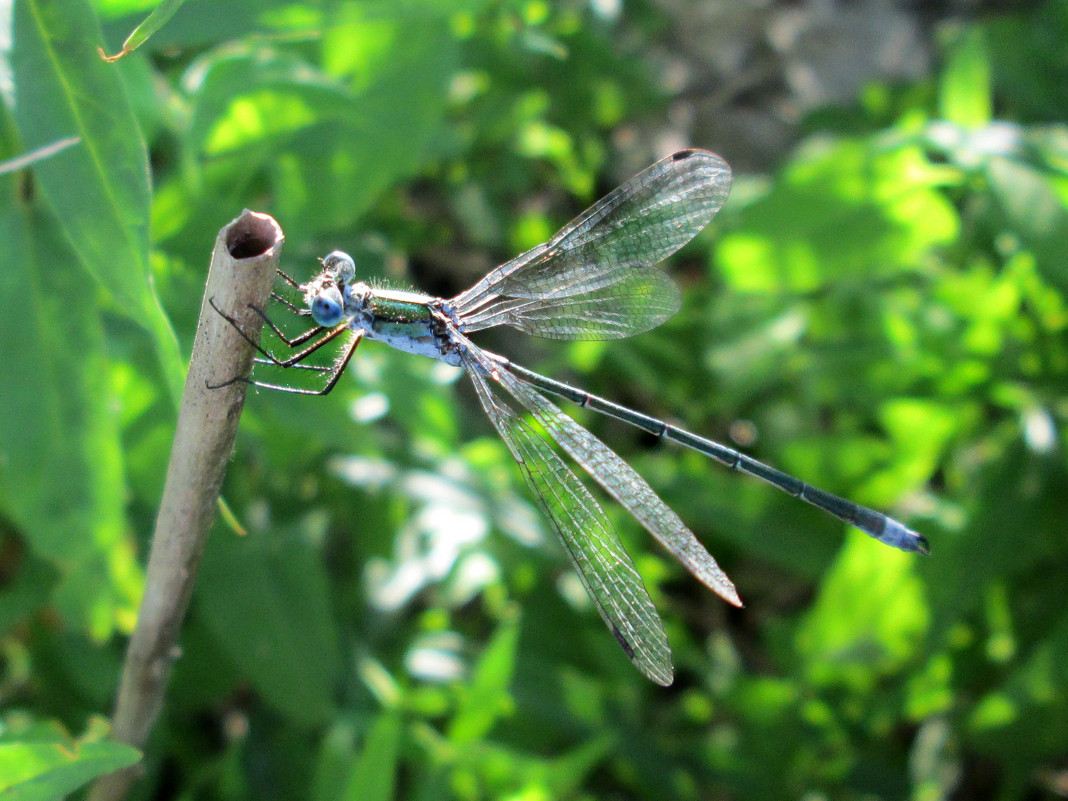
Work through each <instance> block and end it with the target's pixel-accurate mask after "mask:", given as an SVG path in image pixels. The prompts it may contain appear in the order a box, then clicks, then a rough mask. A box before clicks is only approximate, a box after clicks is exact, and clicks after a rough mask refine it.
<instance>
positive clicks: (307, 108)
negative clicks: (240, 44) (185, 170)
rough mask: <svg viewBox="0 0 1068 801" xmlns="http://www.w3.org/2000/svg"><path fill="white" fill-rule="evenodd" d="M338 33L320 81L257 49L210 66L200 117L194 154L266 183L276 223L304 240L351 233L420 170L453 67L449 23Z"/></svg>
mask: <svg viewBox="0 0 1068 801" xmlns="http://www.w3.org/2000/svg"><path fill="white" fill-rule="evenodd" d="M343 28H344V34H345V35H344V38H341V34H338V35H337V37H335V36H334V35H333V34H331V35H329V36H327V37H326V39H325V40H324V43H323V48H324V60H325V61H326V62H327V64H328V68H327V70H328V71H327V73H325V74H324V73H322V72H318V71H317V70H316V69H315V68H314V67H313V66H312V65H310V64H309V63H307V62H304V61H301V60H299V59H297V58H294V57H293V56H290V55H285V54H280V53H277V52H274V51H268V50H262V49H255V50H250V51H248V52H239V53H237V54H236V55H235V54H233V53H227V54H225V55H222V56H215V55H213V56H209V57H208V59H207V60H206V63H205V64H203V65H202V68H203V69H204V71H205V73H204V79H203V83H202V85H201V87H200V91H199V92H198V93H197V97H196V105H195V106H194V110H193V122H192V126H191V140H192V142H193V144H194V146H196V147H198V148H201V149H202V150H203V152H204V153H205V154H209V155H211V156H212V157H214V159H216V161H217V163H226V162H223V161H219V160H221V159H232V160H234V163H235V164H237V163H240V165H241V169H242V170H243V171H244V172H245V173H246V174H254V173H257V172H263V173H264V174H266V175H268V176H269V178H270V181H271V183H272V185H273V187H274V192H273V196H274V199H275V204H276V205H275V207H274V208H272V213H274V214H275V215H276V216H277V217H279V218H280V219H285V220H287V225H288V226H292V227H294V228H297V229H301V230H304V231H316V230H337V229H342V228H345V227H348V226H351V225H352V224H353V222H354V221H355V220H356V219H357V218H358V217H359V216H360V215H361V214H363V213H364V212H365V211H366V210H367V209H368V208H370V206H371V204H372V203H373V202H374V200H375V199H376V198H377V197H378V196H379V195H380V194H381V193H382V192H383V191H384V190H385V189H386V188H387V187H389V186H392V185H394V184H395V183H396V182H397V181H398V180H400V179H401V178H404V177H407V176H409V175H411V174H413V173H414V172H415V171H416V170H417V169H419V167H421V166H422V164H423V163H424V162H425V160H426V159H427V158H428V157H429V156H430V155H432V152H433V150H432V148H433V145H434V143H435V142H436V141H437V134H438V132H439V128H440V126H441V124H442V121H443V118H444V112H445V103H446V98H447V81H448V78H449V76H450V74H451V73H452V72H453V70H454V69H455V67H456V59H457V43H456V40H455V36H454V34H453V33H452V31H451V29H450V28H449V25H448V21H447V20H446V19H440V18H433V17H431V18H429V19H426V20H420V21H417V22H412V21H411V20H409V21H408V22H406V23H404V24H401V23H399V22H395V21H375V22H368V21H365V20H362V19H358V20H356V21H353V22H351V23H348V24H347V25H345V26H343ZM402 42H403V46H402V45H401V43H402ZM339 54H340V55H339ZM342 56H343V58H342ZM350 72H351V73H353V75H352V77H350V76H349V74H348V73H350ZM400 98H402V99H403V100H402V101H399V100H398V99H400Z"/></svg>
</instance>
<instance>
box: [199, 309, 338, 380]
mask: <svg viewBox="0 0 1068 801" xmlns="http://www.w3.org/2000/svg"><path fill="white" fill-rule="evenodd" d="M208 303H210V304H211V307H212V308H213V309H215V311H217V312H218V313H219V315H220V316H222V318H223V319H224V320H226V322H228V323H230V325H231V326H233V328H234V330H235V331H237V333H238V334H240V335H241V338H242V339H244V340H245V341H246V342H247V343H248V344H249V345H251V346H252V347H253V348H255V349H256V351H257V352H258V353H260V354H261V355H263V356H266V357H267V358H268V359H270V360H271V364H273V365H275V366H276V367H292V366H293V365H294V364H296V363H297V362H300V361H302V360H304V359H306V358H308V356H310V355H311V354H313V353H315V351H317V350H319V348H321V347H322V346H323V345H325V344H326V343H327V342H329V341H330V340H332V339H334V338H335V337H337V336H338V335H339V334H342V333H344V332H345V331H346V330H348V324H347V323H342V324H340V325H338V326H337V327H336V328H333V329H331V330H330V331H327V333H326V334H324V335H323V336H322V337H321V338H320V339H319V340H318V341H316V342H313V343H312V344H311V345H309V346H308V347H306V348H305V349H304V350H302V351H300V352H299V353H296V354H294V355H293V356H291V357H290V358H288V359H285V360H282V359H279V358H278V357H276V356H275V355H274V354H273V353H271V352H270V351H268V350H266V349H265V348H263V347H262V346H261V345H260V344H259V343H258V342H255V341H253V339H252V337H250V336H249V335H248V334H246V333H245V331H244V329H243V328H242V327H241V325H240V323H238V322H237V320H235V319H234V318H233V317H231V316H230V315H228V314H227V313H226V312H224V311H223V310H222V309H220V308H219V307H218V306H216V305H215V299H214V298H208ZM249 308H250V309H253V310H254V311H256V312H257V313H258V314H260V316H264V315H263V312H261V311H260V310H259V309H257V308H256V307H255V306H251V305H250V306H249ZM264 319H266V317H264ZM323 330H325V329H324V328H323V327H322V326H316V327H315V328H314V329H313V332H312V336H314V335H316V334H319V333H321V332H322V331H323ZM310 338H311V337H305V339H304V340H302V342H304V341H307V340H308V339H310ZM297 344H301V343H299V342H298V343H297ZM220 386H225V384H223V385H220Z"/></svg>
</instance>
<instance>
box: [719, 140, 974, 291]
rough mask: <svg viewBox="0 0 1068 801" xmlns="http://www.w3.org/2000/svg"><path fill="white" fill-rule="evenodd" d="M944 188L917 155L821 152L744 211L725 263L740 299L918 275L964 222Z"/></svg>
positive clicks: (801, 158) (805, 158) (872, 143)
mask: <svg viewBox="0 0 1068 801" xmlns="http://www.w3.org/2000/svg"><path fill="white" fill-rule="evenodd" d="M944 179H945V174H944V172H943V171H941V170H939V169H936V168H932V167H931V165H930V164H929V163H928V162H927V160H926V158H925V157H924V155H923V153H922V152H921V151H920V150H919V149H918V148H915V147H911V146H907V147H901V148H897V149H893V150H888V149H886V147H885V146H884V145H883V144H881V143H880V142H879V141H876V140H874V139H873V140H869V141H864V140H852V141H851V140H843V141H836V142H833V143H829V144H828V143H826V142H820V141H817V142H812V143H810V145H809V146H808V148H807V149H806V150H804V151H802V152H801V153H800V154H799V155H798V157H797V158H796V159H795V161H794V162H793V163H792V164H791V165H790V166H789V167H788V168H787V170H786V172H785V174H784V175H783V176H782V178H781V180H780V181H778V182H777V183H776V184H775V186H774V188H773V189H772V190H771V191H770V192H769V193H768V194H767V195H765V196H764V197H763V198H761V199H760V200H758V201H756V202H754V203H752V204H751V205H749V206H748V207H746V208H745V209H744V210H743V211H742V213H741V223H742V224H741V226H740V230H738V231H737V232H732V233H731V234H729V235H728V236H726V237H724V239H723V241H722V243H721V244H720V247H719V249H718V251H717V263H718V265H719V266H720V268H721V269H722V270H723V272H724V273H725V274H726V276H727V279H728V280H729V281H730V282H731V284H732V286H733V288H735V289H737V290H739V291H744V292H779V293H781V292H783V291H784V290H794V291H797V290H810V289H813V288H815V287H817V286H822V285H825V284H828V283H831V282H833V281H835V280H836V279H843V278H850V279H852V280H854V281H865V282H870V281H871V280H873V279H874V278H877V277H882V276H885V275H887V274H888V273H890V272H891V271H893V270H895V269H900V268H902V267H909V268H912V267H915V265H916V263H917V262H918V261H920V260H921V259H922V258H923V256H924V255H925V254H926V253H927V252H928V251H929V250H930V249H931V248H933V247H936V246H938V245H944V244H946V243H949V242H952V241H953V240H954V239H955V237H956V236H957V232H958V228H959V222H958V218H957V214H956V212H955V211H954V209H953V207H952V205H950V203H949V202H948V201H947V200H946V198H945V197H944V195H943V194H942V193H941V192H940V191H939V188H940V184H941V183H942V182H943V181H944Z"/></svg>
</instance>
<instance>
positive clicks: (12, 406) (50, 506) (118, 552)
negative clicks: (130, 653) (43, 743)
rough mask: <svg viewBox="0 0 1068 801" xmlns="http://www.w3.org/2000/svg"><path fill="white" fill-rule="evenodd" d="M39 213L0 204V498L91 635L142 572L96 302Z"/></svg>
mask: <svg viewBox="0 0 1068 801" xmlns="http://www.w3.org/2000/svg"><path fill="white" fill-rule="evenodd" d="M3 197H4V198H9V197H10V195H9V194H8V193H3ZM47 222H48V221H47V220H42V219H40V218H39V217H38V216H37V215H35V214H34V213H33V212H32V211H29V210H26V211H23V210H20V209H16V208H13V207H9V208H7V209H0V241H3V242H4V247H3V248H2V249H0V250H2V253H3V255H0V260H2V262H3V263H2V264H0V340H2V341H3V342H4V347H5V357H4V359H5V361H4V374H5V382H6V388H5V390H4V409H3V414H0V504H2V505H3V508H4V511H5V514H6V515H8V516H9V517H10V518H11V519H12V520H14V521H15V522H16V524H17V525H18V526H19V528H20V529H21V530H22V532H23V533H24V534H25V536H26V537H27V539H28V540H29V542H30V543H31V544H32V546H33V549H34V551H35V552H36V553H37V554H40V555H41V556H43V557H44V558H45V559H47V560H48V561H50V562H51V563H52V564H53V565H54V566H56V567H57V568H58V569H59V571H60V572H61V575H62V578H61V581H60V584H59V587H58V588H57V590H56V593H57V594H56V596H55V600H56V602H57V603H58V604H59V606H60V611H61V613H62V615H63V617H64V619H66V620H67V621H68V622H69V623H71V624H73V625H75V626H77V627H78V628H80V629H83V630H87V631H89V632H90V633H91V634H92V635H93V636H94V637H96V638H99V639H102V638H105V637H107V636H108V635H110V634H111V633H112V632H113V631H114V630H115V628H116V627H121V628H126V627H127V626H128V624H129V622H130V621H132V619H133V616H134V614H135V612H136V607H137V601H138V599H139V597H140V591H141V583H142V577H141V573H140V569H139V567H138V566H137V562H136V555H135V553H134V551H133V548H132V544H131V542H130V540H129V538H128V537H127V525H126V516H125V504H126V490H125V477H124V467H123V454H122V442H121V438H120V435H119V424H118V417H117V412H116V407H115V403H114V398H113V396H112V391H111V387H110V386H109V382H108V378H109V372H108V364H107V358H106V352H105V343H104V333H103V329H102V325H101V320H100V316H99V311H98V308H97V303H96V301H95V298H94V293H93V291H92V287H90V289H89V291H87V290H86V287H85V286H84V280H83V279H82V276H81V274H80V272H79V271H78V270H77V268H76V267H74V262H75V258H74V256H73V254H71V253H70V251H69V249H68V248H67V245H66V243H65V242H63V241H62V240H61V239H59V238H58V237H57V234H56V230H55V228H54V227H52V226H50V225H48V224H47ZM74 332H76V334H77V341H76V344H75V343H74V342H72V339H71V336H72V334H73V333H74ZM123 618H125V624H123V623H122V620H123Z"/></svg>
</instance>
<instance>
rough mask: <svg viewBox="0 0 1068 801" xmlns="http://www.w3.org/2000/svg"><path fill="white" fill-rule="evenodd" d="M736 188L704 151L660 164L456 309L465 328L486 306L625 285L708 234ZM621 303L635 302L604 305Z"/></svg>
mask: <svg viewBox="0 0 1068 801" xmlns="http://www.w3.org/2000/svg"><path fill="white" fill-rule="evenodd" d="M730 181H731V173H730V167H728V166H727V163H726V162H725V161H723V159H721V158H720V157H719V156H717V155H715V154H714V153H709V152H708V151H705V150H683V151H680V152H678V153H675V154H674V155H671V156H668V157H667V158H665V159H661V160H660V161H658V162H657V163H656V164H654V165H653V166H651V167H649V168H648V169H646V170H645V171H643V172H641V173H639V174H638V175H636V176H634V177H633V178H631V179H630V180H629V181H627V182H626V183H624V184H623V185H622V186H620V187H618V188H617V189H615V190H613V191H612V192H610V193H609V194H608V195H606V196H605V197H604V198H602V199H601V200H599V201H598V202H597V203H595V204H594V205H593V206H592V207H590V208H589V209H587V210H586V211H585V212H583V213H582V214H580V215H579V216H578V217H576V218H575V219H574V220H572V221H571V222H570V223H568V224H567V225H566V226H564V227H563V228H562V229H561V230H560V231H559V232H558V233H557V234H556V235H555V236H554V237H553V238H552V239H550V240H549V241H548V242H546V243H545V244H544V245H539V246H538V247H536V248H534V249H533V250H530V251H528V252H526V253H524V254H522V255H520V256H517V257H516V258H514V259H512V260H511V261H510V262H507V263H506V264H503V265H501V266H500V267H498V268H497V269H495V270H493V271H491V272H490V273H489V274H488V275H486V277H485V278H483V279H482V280H481V281H479V282H478V283H477V284H475V285H474V286H473V287H471V288H470V289H469V290H467V291H466V292H464V293H462V294H460V295H457V296H456V297H455V298H453V299H452V301H451V304H452V306H453V308H454V309H455V310H456V312H457V314H458V315H459V317H460V318H461V321H462V322H463V321H464V320H466V318H467V317H472V316H474V315H476V314H479V313H482V314H488V313H491V312H492V309H491V308H489V309H488V308H487V307H492V306H494V305H495V304H500V303H501V302H502V299H505V300H504V301H503V303H504V304H505V305H507V304H509V302H510V301H509V300H508V299H515V298H525V299H528V300H532V301H539V300H540V301H542V302H543V303H544V304H545V305H546V307H550V308H551V307H554V306H555V305H556V301H558V300H559V299H561V298H574V297H577V296H582V295H589V294H590V293H596V292H598V291H599V290H602V289H604V288H606V287H610V286H613V285H617V284H620V283H621V282H626V280H627V279H628V276H631V275H632V274H633V273H634V272H635V271H644V270H646V269H648V268H649V267H652V266H653V265H655V264H657V263H658V262H660V261H662V260H663V259H665V258H667V257H668V256H670V255H671V254H672V253H674V252H675V251H676V250H678V249H679V248H680V247H682V245H684V244H686V243H687V242H688V241H690V239H692V238H693V237H694V235H695V234H696V233H697V232H698V231H700V230H701V229H702V228H704V227H705V226H706V225H707V224H708V222H709V220H711V219H712V217H713V215H714V214H715V213H716V212H717V211H719V209H720V207H722V205H723V203H724V202H725V201H726V199H727V194H728V192H729V191H730ZM648 286H649V287H651V288H658V289H661V290H662V287H663V284H662V283H659V282H656V281H653V282H650V283H649V284H648ZM616 297H628V296H627V295H626V294H623V295H612V294H611V293H610V294H608V295H606V296H604V297H602V298H601V301H602V304H604V305H608V306H611V305H612V303H613V300H614V298H616ZM658 303H660V305H661V306H662V305H663V303H662V302H659V301H658ZM625 306H626V304H623V306H622V307H621V308H624V307H625ZM631 306H633V302H632V301H631ZM564 314H566V311H565V312H564ZM655 317H656V315H655V314H652V315H650V316H649V318H650V319H655ZM487 319H488V318H487ZM502 322H504V323H505V324H511V323H510V322H508V321H507V320H502Z"/></svg>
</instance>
